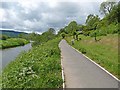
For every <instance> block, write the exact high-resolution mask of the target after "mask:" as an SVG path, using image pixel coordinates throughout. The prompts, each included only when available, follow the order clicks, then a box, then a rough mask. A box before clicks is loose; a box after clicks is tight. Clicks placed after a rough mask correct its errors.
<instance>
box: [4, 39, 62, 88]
mask: <svg viewBox="0 0 120 90" xmlns="http://www.w3.org/2000/svg"><path fill="white" fill-rule="evenodd" d="M59 41H60V39H54V40H51V41H48V42H47V43H45V44H43V45H39V46H37V47H33V48H32V49H31V50H30V51H28V52H23V53H21V54H20V55H19V56H18V57H17V58H16V60H14V61H12V62H11V63H10V64H9V65H8V66H7V67H6V68H5V69H4V70H3V73H2V88H62V83H63V81H62V77H61V61H60V60H61V59H60V50H59V47H58V43H59Z"/></svg>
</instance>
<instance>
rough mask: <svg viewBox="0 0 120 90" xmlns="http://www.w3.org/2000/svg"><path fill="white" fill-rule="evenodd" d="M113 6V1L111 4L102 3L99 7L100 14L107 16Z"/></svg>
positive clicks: (107, 2) (108, 2)
mask: <svg viewBox="0 0 120 90" xmlns="http://www.w3.org/2000/svg"><path fill="white" fill-rule="evenodd" d="M115 4H116V2H115V1H113V2H110V1H106V2H102V3H101V5H100V10H99V11H100V12H101V14H104V15H107V14H109V13H110V12H111V11H112V9H113V7H114V5H115Z"/></svg>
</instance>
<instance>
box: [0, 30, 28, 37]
mask: <svg viewBox="0 0 120 90" xmlns="http://www.w3.org/2000/svg"><path fill="white" fill-rule="evenodd" d="M22 33H24V34H28V33H25V32H18V31H10V30H0V34H4V35H7V36H10V37H17V36H18V35H19V34H22Z"/></svg>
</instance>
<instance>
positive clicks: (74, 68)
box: [59, 40, 118, 88]
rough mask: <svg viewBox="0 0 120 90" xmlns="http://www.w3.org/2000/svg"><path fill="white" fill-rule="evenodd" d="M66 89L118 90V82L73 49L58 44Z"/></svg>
mask: <svg viewBox="0 0 120 90" xmlns="http://www.w3.org/2000/svg"><path fill="white" fill-rule="evenodd" d="M59 45H60V49H61V54H62V65H63V68H64V74H65V85H66V88H118V81H117V80H116V79H114V78H113V77H112V76H110V75H109V74H108V73H106V72H105V71H103V70H102V69H101V68H99V67H98V66H97V65H95V64H94V63H92V62H91V61H90V60H88V59H87V58H86V57H84V56H83V55H82V54H80V53H78V52H77V51H76V50H75V49H73V48H72V47H71V46H70V45H68V43H67V42H66V41H65V40H62V41H61V42H60V44H59Z"/></svg>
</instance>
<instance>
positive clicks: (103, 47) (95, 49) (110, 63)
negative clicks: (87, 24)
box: [66, 34, 118, 77]
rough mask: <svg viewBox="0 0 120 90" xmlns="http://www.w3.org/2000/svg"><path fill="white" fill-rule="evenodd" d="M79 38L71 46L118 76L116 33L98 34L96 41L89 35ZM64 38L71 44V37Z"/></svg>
mask: <svg viewBox="0 0 120 90" xmlns="http://www.w3.org/2000/svg"><path fill="white" fill-rule="evenodd" d="M79 38H81V40H79V41H76V40H75V42H74V45H72V46H73V47H74V48H76V49H78V50H79V51H80V52H82V53H83V54H85V55H87V56H88V57H90V58H91V59H92V60H94V61H95V62H97V63H98V64H100V65H101V66H102V67H104V68H105V69H107V70H108V71H109V72H111V73H112V74H113V75H115V76H116V77H118V34H108V35H107V36H99V37H97V41H95V39H94V38H93V37H90V36H87V37H86V36H84V35H80V36H79ZM66 40H67V42H68V43H69V44H70V45H71V40H72V37H68V38H66Z"/></svg>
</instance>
